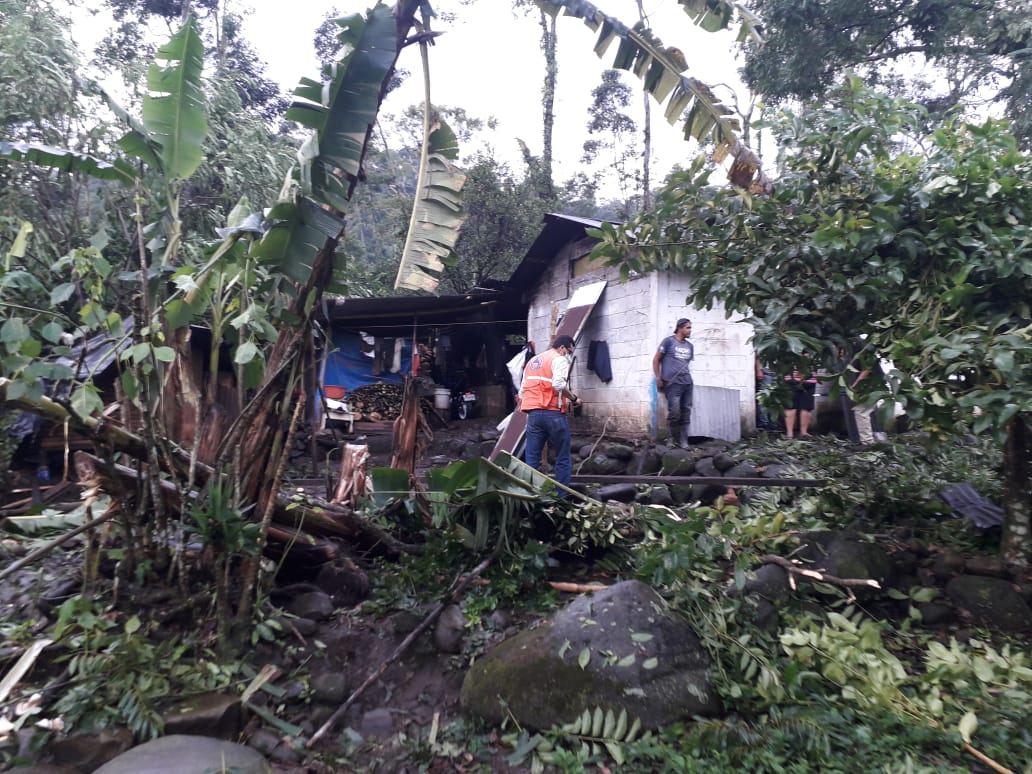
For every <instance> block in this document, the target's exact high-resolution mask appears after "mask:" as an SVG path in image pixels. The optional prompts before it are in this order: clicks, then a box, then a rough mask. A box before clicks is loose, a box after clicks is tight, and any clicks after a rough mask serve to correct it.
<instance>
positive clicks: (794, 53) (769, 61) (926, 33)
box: [721, 0, 1032, 144]
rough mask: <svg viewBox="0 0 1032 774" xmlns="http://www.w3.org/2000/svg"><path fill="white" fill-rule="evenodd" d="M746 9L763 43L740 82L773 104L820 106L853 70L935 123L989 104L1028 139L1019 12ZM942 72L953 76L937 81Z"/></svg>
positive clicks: (759, 1)
mask: <svg viewBox="0 0 1032 774" xmlns="http://www.w3.org/2000/svg"><path fill="white" fill-rule="evenodd" d="M721 5H723V4H721ZM749 10H750V11H751V12H752V13H754V14H755V15H756V16H757V17H758V18H759V21H760V22H761V23H762V28H763V42H762V45H750V46H749V47H748V48H747V56H746V60H745V68H744V71H743V74H744V77H745V81H746V83H747V84H748V85H749V87H750V88H751V89H752V90H753V91H755V92H757V93H759V94H762V95H763V96H764V98H766V99H768V100H770V101H771V102H772V103H781V102H784V101H787V100H793V99H794V100H804V101H821V100H824V101H826V100H827V99H828V98H829V96H830V95H831V94H832V93H833V91H834V86H835V85H836V84H837V83H838V81H839V80H840V79H841V77H842V75H843V74H844V73H846V72H850V71H856V72H857V73H858V74H859V75H861V76H862V77H863V79H864V80H865V81H866V82H867V83H871V84H873V85H876V86H877V87H878V88H880V89H885V90H892V91H894V92H896V93H900V94H904V95H905V96H907V97H908V98H910V99H912V100H914V101H917V102H921V103H923V104H925V105H927V106H928V107H929V109H931V110H932V111H933V112H934V113H935V114H937V115H936V118H937V119H939V120H941V119H942V117H943V115H944V114H947V113H948V112H950V111H952V110H956V109H957V107H958V106H959V107H961V108H964V109H969V110H972V111H975V110H979V108H980V107H981V106H982V105H984V104H985V101H986V99H988V100H990V101H991V102H995V103H996V104H997V105H1002V106H1003V110H1004V112H1005V114H1006V115H1007V116H1008V118H1010V119H1012V120H1013V121H1014V122H1015V133H1016V134H1017V135H1018V136H1019V137H1022V138H1024V142H1025V143H1026V144H1027V142H1028V140H1029V139H1030V134H1029V131H1030V129H1032V124H1030V122H1029V120H1028V115H1027V114H1028V111H1027V109H1026V105H1027V102H1028V90H1029V87H1030V83H1029V78H1028V74H1027V69H1028V68H1027V59H1026V56H1027V54H1026V53H1025V52H1026V51H1027V49H1028V47H1029V42H1030V40H1032V24H1030V23H1029V20H1028V12H1027V11H1028V9H1027V7H1026V6H1023V5H1021V4H1020V3H1018V4H1013V3H990V4H987V5H981V6H977V7H976V6H968V5H964V4H962V3H944V4H932V5H929V4H926V3H887V2H881V0H875V1H874V2H868V3H864V4H862V5H860V4H857V3H853V2H850V0H831V1H830V2H825V3H821V4H820V5H815V6H807V7H806V8H803V9H801V8H800V7H799V6H798V4H797V3H793V2H791V0H754V2H750V3H749ZM801 41H806V43H805V45H803V44H801ZM915 62H916V64H915ZM901 65H902V66H901ZM947 72H948V73H953V74H954V76H955V77H942V76H943V74H945V73H947Z"/></svg>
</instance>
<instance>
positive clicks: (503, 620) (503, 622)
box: [487, 610, 512, 631]
mask: <svg viewBox="0 0 1032 774" xmlns="http://www.w3.org/2000/svg"><path fill="white" fill-rule="evenodd" d="M487 620H488V623H490V624H491V628H492V629H495V630H496V631H503V630H504V629H505V628H506V627H507V626H508V625H509V624H510V623H512V616H510V615H509V614H508V613H506V612H505V611H504V610H494V611H493V612H492V613H491V615H490V617H489V618H488V619H487Z"/></svg>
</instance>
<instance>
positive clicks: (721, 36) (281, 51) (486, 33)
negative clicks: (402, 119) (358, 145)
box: [239, 0, 747, 183]
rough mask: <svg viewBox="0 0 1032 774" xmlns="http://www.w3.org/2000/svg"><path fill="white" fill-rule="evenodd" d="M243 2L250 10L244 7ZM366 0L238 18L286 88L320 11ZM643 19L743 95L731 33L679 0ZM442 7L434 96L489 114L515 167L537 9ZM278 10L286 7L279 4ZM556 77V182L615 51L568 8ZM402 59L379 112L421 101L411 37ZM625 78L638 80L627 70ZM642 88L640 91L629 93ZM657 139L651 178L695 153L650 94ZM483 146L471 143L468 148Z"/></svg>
mask: <svg viewBox="0 0 1032 774" xmlns="http://www.w3.org/2000/svg"><path fill="white" fill-rule="evenodd" d="M248 2H249V3H250V8H251V10H248V7H249V6H248V5H247V4H246V3H248ZM371 4H372V2H371V0H361V1H360V2H354V1H353V0H337V2H336V3H335V4H334V3H332V2H326V1H325V0H291V2H290V3H289V4H286V5H285V4H283V3H281V2H275V3H274V2H271V0H242V2H241V5H240V6H239V10H240V11H241V12H242V13H243V15H244V18H245V30H246V35H247V37H248V38H249V39H250V40H251V42H252V43H253V45H254V47H255V49H256V50H257V51H258V52H259V55H260V56H261V57H262V59H263V60H264V61H265V63H266V64H267V65H268V73H269V75H270V77H272V78H274V79H275V80H277V81H278V82H279V83H281V84H282V85H283V86H284V88H285V89H287V90H291V89H293V87H294V86H296V84H297V82H298V81H299V79H300V78H302V77H316V76H317V75H318V65H317V63H316V60H315V56H314V53H312V45H311V41H312V37H313V34H314V31H315V29H316V27H318V25H319V23H320V21H321V19H322V17H323V15H324V14H325V13H326V12H327V11H328V10H329V9H330V8H332V7H336V9H337V10H338V12H340V14H341V15H345V14H350V13H356V12H363V11H365V10H366V9H367V8H368V7H369V6H371ZM595 5H596V6H597V7H598V8H599V9H600V10H602V11H604V12H605V13H607V14H609V15H610V16H614V17H616V18H617V19H619V20H621V21H623V22H624V23H626V24H628V25H633V24H634V22H636V21H637V19H638V10H637V4H636V2H635V0H596V2H595ZM643 5H644V8H645V13H646V14H647V15H648V16H649V19H650V21H649V26H650V27H651V28H652V30H653V31H654V32H655V33H656V34H658V35H659V37H660V38H661V39H662V41H663V43H664V44H665V45H674V46H676V47H678V48H680V49H681V50H682V51H683V52H684V53H685V55H686V58H687V61H688V66H689V69H688V70H687V71H686V73H685V74H686V75H689V76H693V77H695V78H698V79H699V80H701V81H702V82H704V83H707V84H709V85H710V86H714V87H716V86H717V85H718V84H729V85H731V86H732V87H733V88H735V89H736V91H737V93H738V95H739V99H741V100H743V101H745V100H746V99H747V92H746V91H745V89H744V88H743V87H742V86H741V84H740V81H739V79H738V77H737V73H736V70H737V65H736V63H735V59H734V43H733V35H732V34H731V33H726V32H725V33H707V32H704V31H702V30H700V29H698V28H696V27H694V26H693V25H692V23H691V20H690V19H689V18H688V16H687V15H686V14H685V13H684V11H683V9H682V6H680V5H679V4H678V2H677V0H643ZM433 6H434V9H435V10H436V11H438V12H439V13H443V12H447V11H452V12H454V13H455V18H454V20H453V21H444V20H435V21H434V22H433V23H432V27H433V28H434V29H435V30H440V31H443V32H444V34H443V35H441V36H440V37H439V38H438V39H437V43H436V45H435V46H433V47H432V48H431V49H430V78H431V101H432V102H433V103H434V104H437V105H447V106H451V107H461V108H464V109H465V110H466V112H467V113H468V114H470V115H471V116H474V117H478V118H485V119H486V118H487V117H488V116H494V117H495V118H496V119H497V120H498V125H497V129H496V130H495V131H494V132H493V133H492V134H491V135H490V136H489V137H487V138H484V139H483V140H482V143H484V142H486V143H488V144H489V145H490V147H491V150H492V153H493V155H494V156H495V157H497V158H500V159H501V160H503V161H506V162H508V163H509V164H510V165H511V166H513V168H514V169H519V161H518V160H519V158H520V152H519V146H518V144H517V142H516V138H519V139H522V140H523V141H524V142H526V143H527V145H528V146H529V148H530V150H531V152H532V153H534V154H535V155H537V154H540V152H541V145H542V137H541V133H542V130H541V126H542V123H541V122H542V118H541V84H542V80H543V76H544V60H543V57H542V55H541V53H540V48H539V42H540V34H541V30H540V25H539V23H538V21H537V13H536V11H534V13H533V14H532V15H517V14H515V13H514V11H513V9H512V4H511V3H510V2H508V0H475V2H473V3H471V4H469V5H465V6H464V5H459V4H458V2H456V0H437V2H434V3H433ZM285 9H289V11H287V12H285ZM557 38H558V50H559V54H558V62H559V80H558V86H557V95H556V104H555V114H556V124H555V131H554V136H553V148H554V176H555V179H556V181H557V182H559V183H562V182H563V181H564V180H566V179H567V178H569V177H570V176H571V175H572V174H573V173H574V172H575V171H577V169H578V168H579V167H580V166H581V164H580V157H581V154H582V152H583V149H582V146H583V143H584V140H585V139H587V132H586V129H585V126H586V124H587V121H588V107H589V105H590V103H591V90H592V89H593V88H595V86H597V85H598V84H599V82H600V80H601V75H602V72H603V70H605V69H607V68H608V67H609V66H610V65H611V63H612V61H613V57H614V56H615V53H616V44H615V43H614V44H613V45H612V46H611V47H610V49H609V51H608V52H607V53H606V55H605V57H604V58H603V59H599V58H598V57H597V56H596V55H595V53H594V51H593V47H594V44H595V33H593V32H592V31H591V30H590V29H588V28H587V27H586V26H585V25H584V23H583V22H582V21H581V20H579V19H576V18H573V17H564V16H560V17H559V20H558V24H557ZM399 66H400V67H403V68H405V69H407V70H409V71H410V72H411V73H412V77H410V78H409V79H408V81H407V82H406V84H405V85H404V86H403V87H402V88H401V89H399V90H398V91H397V92H395V93H392V94H391V95H389V96H388V98H387V100H386V101H385V102H384V105H383V112H385V113H401V112H402V111H403V110H404V109H405V108H406V107H407V106H408V105H411V104H417V103H421V102H422V77H421V65H420V61H419V51H418V47H417V46H410V47H409V48H407V49H406V50H405V51H403V52H402V55H401V58H400V60H399ZM625 82H626V83H628V84H630V85H632V87H634V88H637V84H638V83H639V81H638V79H637V78H634V77H633V76H631V75H630V74H628V76H627V80H626V81H625ZM636 93H640V92H636ZM730 94H731V92H730V90H729V89H725V88H718V89H717V95H718V96H719V97H721V98H722V99H724V100H725V101H728V100H730ZM641 103H642V100H641V99H640V98H635V99H633V100H632V103H631V108H630V109H629V112H631V111H633V112H632V115H633V117H634V118H635V120H636V121H638V124H639V127H640V126H641V124H642V120H643V108H642V106H641ZM652 105H653V107H652V134H653V146H654V158H653V170H654V172H653V179H654V180H658V179H659V178H661V176H662V175H664V174H665V173H666V172H667V171H669V169H670V168H671V167H672V166H673V165H674V164H676V163H680V164H687V163H688V161H690V160H691V158H692V157H693V156H694V155H695V154H696V153H697V150H698V146H697V145H696V144H695V143H694V142H686V141H685V140H684V139H683V136H682V131H681V128H680V126H679V125H677V126H671V125H670V124H668V123H667V122H666V120H665V119H664V118H663V115H662V110H660V109H658V105H657V104H656V103H655V101H653V102H652ZM478 147H483V145H482V144H481V145H479V146H478V145H474V148H473V149H472V150H475V149H477V148H478Z"/></svg>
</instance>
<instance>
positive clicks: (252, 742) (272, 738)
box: [247, 728, 280, 756]
mask: <svg viewBox="0 0 1032 774" xmlns="http://www.w3.org/2000/svg"><path fill="white" fill-rule="evenodd" d="M279 743H280V738H279V734H277V733H276V732H275V731H272V730H271V729H268V728H259V729H258V730H257V731H255V732H254V733H253V734H251V736H250V737H249V738H248V740H247V744H248V746H249V747H253V748H254V749H256V750H257V751H258V752H260V753H261V754H262V755H265V756H267V755H268V754H269V753H271V752H272V751H273V750H275V749H276V747H277V746H278V745H279Z"/></svg>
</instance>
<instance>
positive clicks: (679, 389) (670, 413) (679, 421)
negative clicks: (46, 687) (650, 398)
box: [663, 382, 695, 441]
mask: <svg viewBox="0 0 1032 774" xmlns="http://www.w3.org/2000/svg"><path fill="white" fill-rule="evenodd" d="M694 387H695V385H694V384H678V383H676V382H675V383H671V384H667V386H666V387H664V388H663V394H664V395H666V401H667V423H668V424H669V425H670V437H671V438H672V439H673V440H674V441H679V440H681V437H682V435H686V434H687V432H688V425H689V424H691V421H692V392H693V388H694Z"/></svg>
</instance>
